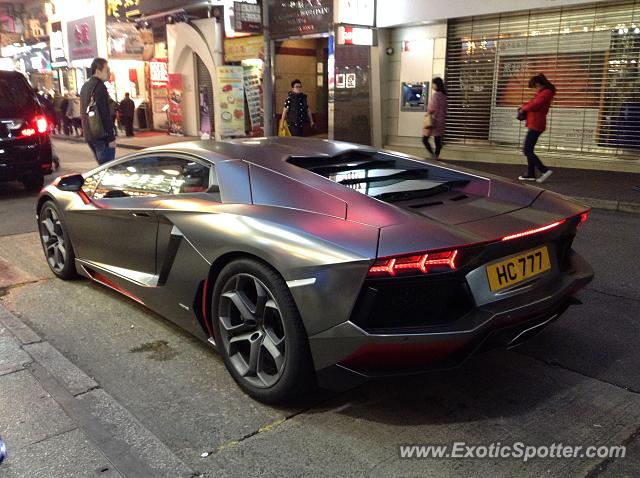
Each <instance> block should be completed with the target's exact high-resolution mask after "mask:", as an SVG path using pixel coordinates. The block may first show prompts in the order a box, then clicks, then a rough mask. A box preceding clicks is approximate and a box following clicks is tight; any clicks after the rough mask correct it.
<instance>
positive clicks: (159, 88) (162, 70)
mask: <svg viewBox="0 0 640 478" xmlns="http://www.w3.org/2000/svg"><path fill="white" fill-rule="evenodd" d="M149 84H150V85H151V107H152V108H153V113H154V114H157V117H158V118H160V117H162V116H163V115H165V110H164V109H163V108H165V106H167V105H168V101H169V98H168V94H167V86H168V84H169V69H168V63H167V59H166V58H156V59H154V60H152V61H150V62H149Z"/></svg>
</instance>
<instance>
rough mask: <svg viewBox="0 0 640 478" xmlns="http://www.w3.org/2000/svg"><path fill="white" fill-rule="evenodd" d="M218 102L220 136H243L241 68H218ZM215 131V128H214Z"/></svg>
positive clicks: (242, 74) (242, 73)
mask: <svg viewBox="0 0 640 478" xmlns="http://www.w3.org/2000/svg"><path fill="white" fill-rule="evenodd" d="M216 74H217V75H218V88H219V91H218V94H217V95H215V97H216V101H218V105H219V111H220V118H219V121H216V123H217V125H220V135H221V136H227V137H228V136H245V131H244V71H243V68H242V67H241V66H218V67H217V68H216ZM216 129H217V126H216Z"/></svg>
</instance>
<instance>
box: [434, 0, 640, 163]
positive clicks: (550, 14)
mask: <svg viewBox="0 0 640 478" xmlns="http://www.w3.org/2000/svg"><path fill="white" fill-rule="evenodd" d="M447 37H448V38H447V65H446V73H447V84H448V86H449V117H448V122H447V139H448V141H449V142H450V143H457V144H478V143H479V144H489V145H491V146H493V147H504V148H514V147H518V146H519V145H520V144H521V143H522V141H523V138H524V135H525V134H526V128H525V126H524V124H523V123H520V122H519V121H517V120H516V118H515V116H516V110H517V108H518V106H519V105H521V104H522V103H523V102H525V101H527V100H528V99H529V98H530V97H532V95H533V91H532V90H530V89H529V88H527V83H528V79H529V78H530V77H531V76H532V75H534V74H537V73H544V74H545V75H546V76H547V77H548V78H549V80H550V81H551V82H552V83H554V84H555V86H556V87H557V93H556V96H555V98H554V102H553V107H552V109H551V110H550V113H549V116H548V127H547V132H546V133H545V135H544V136H542V137H541V138H540V141H539V142H538V147H540V148H541V149H542V148H546V149H547V150H548V151H550V152H573V153H588V154H595V155H599V156H602V155H606V156H608V157H610V158H612V159H613V158H615V157H619V156H639V155H640V67H639V63H640V1H637V0H636V1H635V2H606V3H605V2H603V3H597V4H594V5H590V6H578V7H574V6H572V7H563V8H557V9H553V10H536V11H528V12H524V13H518V14H510V15H508V16H506V15H501V16H496V15H494V16H484V17H471V18H464V19H459V20H450V21H449V28H448V36H447Z"/></svg>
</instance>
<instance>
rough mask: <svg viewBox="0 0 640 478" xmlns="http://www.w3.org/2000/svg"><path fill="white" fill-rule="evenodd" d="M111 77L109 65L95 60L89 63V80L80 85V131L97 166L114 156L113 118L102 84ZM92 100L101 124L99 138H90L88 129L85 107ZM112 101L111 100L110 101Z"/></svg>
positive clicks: (107, 94)
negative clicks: (100, 135)
mask: <svg viewBox="0 0 640 478" xmlns="http://www.w3.org/2000/svg"><path fill="white" fill-rule="evenodd" d="M110 76H111V70H110V69H109V64H108V62H107V60H105V59H104V58H95V59H94V60H93V61H92V62H91V78H90V79H89V80H87V81H86V82H85V84H84V85H82V89H81V90H80V113H81V121H82V131H83V132H84V138H85V140H86V141H87V144H88V145H89V148H91V151H92V152H93V155H94V156H95V158H96V160H97V161H98V164H104V163H106V162H107V161H111V160H112V159H114V158H115V156H116V136H115V131H114V128H113V118H112V113H114V114H115V111H113V112H112V111H111V110H112V108H111V107H110V105H109V102H110V100H111V98H110V97H109V92H108V91H107V87H106V86H105V84H104V82H105V81H107V80H108V79H109V77H110ZM92 97H93V98H94V101H95V104H96V107H97V111H98V116H99V118H100V122H101V123H102V129H103V131H104V135H103V136H102V137H100V138H94V137H92V134H93V133H92V131H91V128H90V127H89V122H88V116H87V107H88V106H89V104H90V102H91V98H92ZM111 101H113V100H111Z"/></svg>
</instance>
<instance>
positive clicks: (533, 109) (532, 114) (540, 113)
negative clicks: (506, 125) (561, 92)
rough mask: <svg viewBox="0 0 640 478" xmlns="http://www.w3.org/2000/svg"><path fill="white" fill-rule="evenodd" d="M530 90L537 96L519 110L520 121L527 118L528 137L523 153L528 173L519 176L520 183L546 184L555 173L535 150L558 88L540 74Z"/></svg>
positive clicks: (525, 140)
mask: <svg viewBox="0 0 640 478" xmlns="http://www.w3.org/2000/svg"><path fill="white" fill-rule="evenodd" d="M529 88H535V89H536V94H535V96H534V97H533V99H532V100H530V101H528V102H526V103H525V104H523V105H522V106H521V107H520V108H518V119H520V120H521V121H522V120H523V119H524V118H525V116H526V121H527V135H526V136H525V138H524V146H523V148H522V152H523V153H524V155H525V156H526V157H527V173H526V174H524V175H522V176H519V177H518V179H519V180H520V181H537V182H539V183H543V182H545V181H546V180H547V179H549V176H551V174H552V173H553V171H552V170H550V169H549V168H547V167H546V166H545V165H544V164H543V163H542V161H540V158H539V157H538V155H536V153H535V152H534V148H535V147H536V143H537V142H538V138H540V135H541V134H542V133H543V132H544V130H545V129H546V128H547V113H548V112H549V108H550V107H551V102H552V101H553V97H554V95H555V94H556V87H555V86H553V84H552V83H551V82H550V81H549V80H548V79H547V77H546V76H544V75H543V74H542V73H538V74H537V75H535V76H532V77H531V79H530V80H529ZM536 169H538V170H539V171H540V173H541V174H540V177H539V178H538V179H536Z"/></svg>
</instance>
